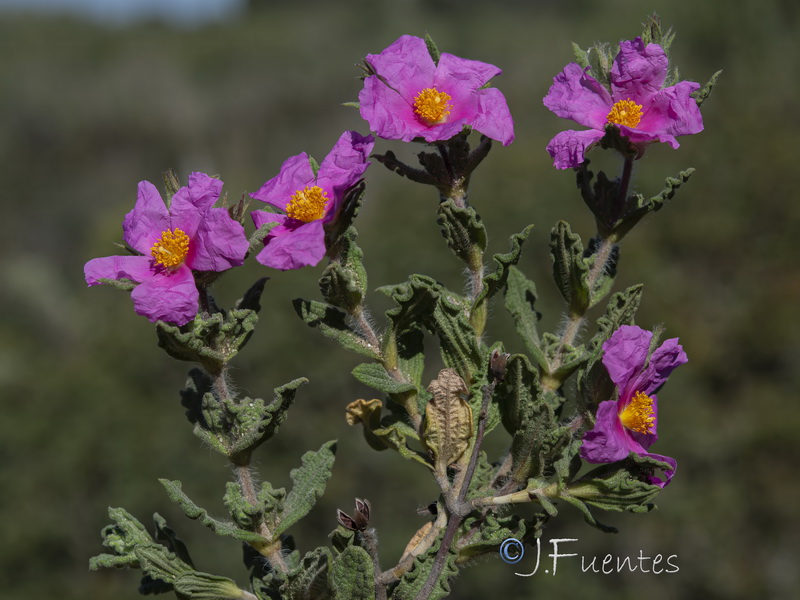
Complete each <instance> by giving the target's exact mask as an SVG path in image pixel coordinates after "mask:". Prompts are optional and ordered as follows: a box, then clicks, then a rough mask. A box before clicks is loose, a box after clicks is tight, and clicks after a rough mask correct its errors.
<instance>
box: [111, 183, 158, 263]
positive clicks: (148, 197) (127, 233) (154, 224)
mask: <svg viewBox="0 0 800 600" xmlns="http://www.w3.org/2000/svg"><path fill="white" fill-rule="evenodd" d="M169 228H170V218H169V212H168V211H167V207H166V206H165V205H164V201H163V200H162V199H161V195H160V194H159V193H158V190H157V189H156V186H154V185H153V184H152V183H150V182H149V181H140V182H139V190H138V193H137V196H136V204H135V205H134V207H133V210H132V211H131V212H129V213H128V214H127V215H125V220H124V221H123V222H122V231H123V232H124V234H123V238H124V239H125V241H126V242H127V243H128V245H129V246H130V247H131V248H133V249H134V250H137V251H139V252H141V253H142V254H150V249H151V248H152V247H153V243H154V242H155V241H156V240H157V239H158V238H159V237H160V236H161V232H162V231H165V230H167V229H169Z"/></svg>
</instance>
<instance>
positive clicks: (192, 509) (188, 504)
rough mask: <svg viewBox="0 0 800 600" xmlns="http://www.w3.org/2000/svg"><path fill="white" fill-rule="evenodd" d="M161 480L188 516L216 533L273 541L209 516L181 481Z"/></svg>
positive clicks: (238, 537)
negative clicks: (187, 492) (183, 488)
mask: <svg viewBox="0 0 800 600" xmlns="http://www.w3.org/2000/svg"><path fill="white" fill-rule="evenodd" d="M159 482H160V483H161V485H163V486H164V489H166V490H167V495H168V496H169V499H170V500H172V501H173V502H175V503H176V504H177V505H178V506H180V507H181V509H182V510H183V512H184V514H185V515H186V516H187V517H189V518H190V519H196V520H198V521H200V522H201V523H202V524H203V525H205V526H206V527H208V528H209V529H211V530H212V531H214V532H215V533H217V534H219V535H225V536H230V537H234V538H236V539H238V540H241V541H243V542H248V543H253V544H267V543H270V542H272V541H273V540H267V539H265V538H264V537H262V536H260V535H258V534H257V533H254V532H252V531H247V530H245V529H241V528H239V527H237V526H236V525H234V524H232V523H226V522H224V521H218V520H217V519H214V518H212V517H211V516H209V514H208V511H206V510H205V509H203V508H200V507H199V506H197V505H196V504H195V503H194V502H192V500H191V499H190V498H189V497H188V496H187V495H186V494H185V493H184V492H183V490H182V489H181V488H182V484H181V482H180V481H170V480H168V479H159Z"/></svg>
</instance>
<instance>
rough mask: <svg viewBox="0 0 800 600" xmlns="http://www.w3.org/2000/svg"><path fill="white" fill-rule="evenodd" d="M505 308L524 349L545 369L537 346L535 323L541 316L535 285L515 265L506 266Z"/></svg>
mask: <svg viewBox="0 0 800 600" xmlns="http://www.w3.org/2000/svg"><path fill="white" fill-rule="evenodd" d="M504 294H505V306H506V310H507V311H508V312H509V314H510V315H511V318H512V319H513V320H514V325H515V326H516V328H517V333H519V335H520V337H521V338H522V341H523V343H524V344H525V349H526V350H527V351H528V353H529V354H530V355H531V356H532V357H533V359H534V360H535V361H536V362H537V363H538V364H539V366H540V367H542V368H543V369H547V367H548V364H547V360H546V359H545V357H544V354H543V353H542V349H541V348H540V347H539V333H538V331H537V328H536V324H537V323H538V322H539V320H540V319H541V318H542V315H541V313H539V312H538V311H537V310H536V300H537V296H536V285H535V284H534V283H533V282H532V281H531V280H530V279H528V278H527V277H525V275H523V274H522V271H520V270H519V269H517V268H516V267H513V266H511V267H509V268H508V282H507V284H506V289H505V292H504Z"/></svg>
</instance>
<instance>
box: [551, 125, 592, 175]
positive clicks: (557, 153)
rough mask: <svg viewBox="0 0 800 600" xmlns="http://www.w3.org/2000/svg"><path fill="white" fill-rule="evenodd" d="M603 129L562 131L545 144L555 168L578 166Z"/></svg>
mask: <svg viewBox="0 0 800 600" xmlns="http://www.w3.org/2000/svg"><path fill="white" fill-rule="evenodd" d="M604 135H605V132H604V131H598V130H596V129H587V130H585V131H573V130H568V131H562V132H561V133H559V134H558V135H556V136H555V137H554V138H553V139H552V140H550V143H549V144H547V151H548V152H549V153H550V156H552V157H553V165H554V166H555V167H556V168H557V169H569V168H572V167H579V166H580V165H581V163H582V162H583V161H584V160H585V154H586V152H587V151H588V150H589V148H590V147H591V146H593V145H594V144H596V143H597V142H599V141H600V140H601V139H602V138H603V136H604Z"/></svg>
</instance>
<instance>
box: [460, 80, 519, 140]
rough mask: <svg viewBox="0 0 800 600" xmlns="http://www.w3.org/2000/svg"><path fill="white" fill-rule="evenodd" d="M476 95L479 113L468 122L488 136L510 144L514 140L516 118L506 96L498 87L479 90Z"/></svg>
mask: <svg viewBox="0 0 800 600" xmlns="http://www.w3.org/2000/svg"><path fill="white" fill-rule="evenodd" d="M475 96H476V99H477V109H478V110H477V114H476V115H475V117H473V118H472V119H471V120H469V119H468V120H467V123H468V124H469V125H471V126H472V128H473V129H476V130H477V131H480V132H481V133H482V134H483V135H485V136H486V137H489V138H491V139H493V140H497V141H498V142H500V143H501V144H503V146H508V145H509V144H510V143H511V142H513V141H514V119H512V118H511V111H509V109H508V104H507V103H506V98H505V96H504V95H503V93H502V92H501V91H500V90H498V89H496V88H487V89H485V90H479V91H477V92H475Z"/></svg>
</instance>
